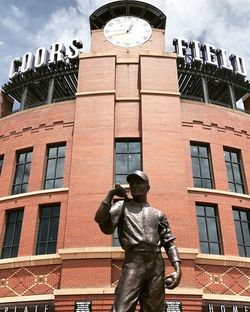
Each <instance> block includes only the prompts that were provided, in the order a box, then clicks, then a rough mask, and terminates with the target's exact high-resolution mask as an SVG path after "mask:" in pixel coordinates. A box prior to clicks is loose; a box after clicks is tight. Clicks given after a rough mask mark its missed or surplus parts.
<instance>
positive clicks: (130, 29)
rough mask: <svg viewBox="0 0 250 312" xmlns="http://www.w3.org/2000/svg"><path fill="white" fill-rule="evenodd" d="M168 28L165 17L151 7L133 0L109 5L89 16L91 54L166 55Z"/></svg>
mask: <svg viewBox="0 0 250 312" xmlns="http://www.w3.org/2000/svg"><path fill="white" fill-rule="evenodd" d="M165 25H166V16H165V14H164V13H163V12H161V11H160V10H159V9H158V8H156V7H154V6H152V5H151V4H148V3H145V2H140V1H133V0H125V1H114V2H111V3H108V4H106V5H104V6H102V7H100V8H99V9H97V10H96V11H95V12H94V13H93V14H92V15H91V16H90V28H91V35H92V38H91V52H100V51H102V52H103V51H113V52H114V51H115V52H116V53H117V54H118V55H121V54H123V53H125V54H126V55H127V54H138V52H139V51H147V50H151V51H152V50H154V51H162V52H164V51H165V37H164V36H165Z"/></svg>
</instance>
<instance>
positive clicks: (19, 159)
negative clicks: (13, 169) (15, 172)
mask: <svg viewBox="0 0 250 312" xmlns="http://www.w3.org/2000/svg"><path fill="white" fill-rule="evenodd" d="M25 158H26V154H25V153H20V154H19V155H18V156H17V162H18V163H24V162H25Z"/></svg>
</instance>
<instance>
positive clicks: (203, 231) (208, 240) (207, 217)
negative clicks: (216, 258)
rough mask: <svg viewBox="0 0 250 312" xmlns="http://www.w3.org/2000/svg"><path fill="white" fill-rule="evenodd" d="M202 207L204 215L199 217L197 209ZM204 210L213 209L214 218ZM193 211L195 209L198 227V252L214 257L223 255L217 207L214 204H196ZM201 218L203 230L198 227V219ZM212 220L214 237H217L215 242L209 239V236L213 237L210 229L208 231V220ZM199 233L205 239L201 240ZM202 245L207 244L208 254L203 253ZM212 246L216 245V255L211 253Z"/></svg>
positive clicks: (198, 225)
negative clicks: (214, 228)
mask: <svg viewBox="0 0 250 312" xmlns="http://www.w3.org/2000/svg"><path fill="white" fill-rule="evenodd" d="M199 206H200V207H203V208H204V215H199V214H198V207H199ZM206 208H213V211H214V216H209V215H208V211H206ZM195 209H196V220H197V227H198V237H199V245H200V252H201V253H205V254H214V255H223V245H222V235H221V228H220V222H219V214H218V206H217V205H216V204H212V203H201V202H196V203H195ZM201 218H203V219H204V220H205V222H204V223H205V228H201V227H200V219H201ZM212 219H213V220H214V224H213V225H214V226H215V227H216V232H217V233H216V235H217V240H211V239H210V238H209V235H212V234H211V233H213V235H214V231H212V230H211V229H210V230H209V222H208V220H212ZM200 233H202V235H204V236H206V237H207V239H206V240H205V239H202V237H201V235H200ZM202 243H204V245H205V244H207V247H208V252H205V251H204V249H203V247H202ZM212 244H214V245H218V250H219V252H218V253H215V252H211V248H212V246H211V245H212Z"/></svg>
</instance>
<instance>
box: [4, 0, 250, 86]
mask: <svg viewBox="0 0 250 312" xmlns="http://www.w3.org/2000/svg"><path fill="white" fill-rule="evenodd" d="M108 2H111V1H108V0H23V1H20V0H0V7H1V19H0V85H3V84H4V83H6V82H8V72H9V66H10V62H11V60H12V59H13V58H15V57H17V56H23V54H24V53H25V52H28V51H30V52H32V53H35V51H36V49H37V48H39V47H40V46H45V47H46V48H47V49H49V47H50V44H51V43H53V42H56V41H62V42H64V43H65V44H66V45H67V43H68V42H69V41H70V39H72V38H74V37H79V38H80V39H81V40H82V41H83V44H84V48H83V50H82V51H88V50H89V42H90V33H89V20H88V18H89V15H90V14H91V13H92V12H93V11H94V10H95V9H97V8H98V7H100V6H102V5H104V4H106V3H108ZM144 2H148V3H151V4H152V5H155V6H157V7H158V8H159V9H161V10H162V11H163V12H164V13H165V14H166V15H167V32H166V40H167V41H166V43H167V45H166V46H167V50H168V51H173V46H172V39H173V38H174V37H183V38H186V39H188V40H189V41H191V40H199V41H200V42H202V43H205V42H206V43H210V44H213V45H214V46H215V47H216V48H224V49H226V50H227V53H228V56H229V55H230V54H232V53H233V54H238V55H240V56H242V57H243V58H244V60H245V62H246V67H247V72H248V76H247V77H248V79H249V77H250V49H249V46H250V18H249V16H250V5H249V0H237V1H236V0H220V1H218V0H189V1H187V0H150V1H149V0H148V1H147V0H144Z"/></svg>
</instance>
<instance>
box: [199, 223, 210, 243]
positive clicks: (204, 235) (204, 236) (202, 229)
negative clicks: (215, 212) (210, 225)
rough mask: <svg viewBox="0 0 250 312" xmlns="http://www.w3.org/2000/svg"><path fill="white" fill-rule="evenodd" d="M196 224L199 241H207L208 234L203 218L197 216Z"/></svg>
mask: <svg viewBox="0 0 250 312" xmlns="http://www.w3.org/2000/svg"><path fill="white" fill-rule="evenodd" d="M198 225H199V238H200V241H207V240H208V235H207V228H206V221H205V218H203V217H199V218H198Z"/></svg>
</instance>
